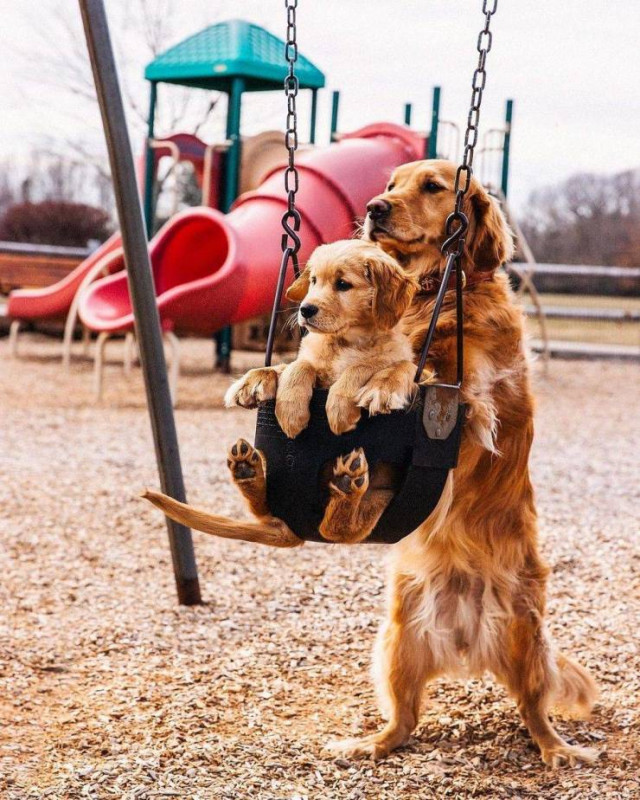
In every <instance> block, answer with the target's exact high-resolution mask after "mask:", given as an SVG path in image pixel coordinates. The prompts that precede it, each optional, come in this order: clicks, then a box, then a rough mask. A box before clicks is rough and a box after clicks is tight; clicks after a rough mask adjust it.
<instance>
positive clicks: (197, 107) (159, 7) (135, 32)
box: [18, 0, 219, 207]
mask: <svg viewBox="0 0 640 800" xmlns="http://www.w3.org/2000/svg"><path fill="white" fill-rule="evenodd" d="M179 7H180V4H179V3H178V2H176V0H120V2H114V3H110V4H109V13H110V17H111V25H112V30H113V31H114V36H113V42H114V48H115V50H116V58H117V61H118V65H119V71H120V76H121V85H122V92H123V97H124V100H125V105H126V110H127V120H128V124H129V129H130V132H131V136H132V140H133V145H134V148H135V149H137V146H138V145H139V144H141V143H142V142H143V141H144V137H145V135H146V126H147V113H148V108H147V104H148V84H147V83H146V82H145V81H144V80H143V79H142V74H143V70H144V65H145V64H146V63H148V62H149V61H151V60H153V59H154V58H155V57H156V56H157V55H158V54H159V53H160V52H162V51H163V50H164V49H166V48H167V47H168V46H169V45H170V43H171V42H172V41H174V40H175V39H176V32H175V29H174V26H175V22H176V20H183V19H184V13H181V12H180V8H179ZM182 8H183V7H182ZM189 21H190V25H193V24H194V19H193V16H192V17H191V18H190V20H189ZM195 24H196V25H197V21H195ZM31 25H32V29H33V31H34V33H35V34H36V36H37V38H38V45H37V46H36V47H31V48H30V50H29V51H28V52H27V51H23V52H19V51H18V55H19V56H20V57H21V58H23V59H24V60H25V64H26V65H27V66H28V67H29V69H27V70H25V74H31V75H34V79H36V80H37V88H38V92H39V94H38V97H39V102H40V103H41V102H42V101H41V97H42V94H41V89H42V85H43V84H45V85H46V86H47V87H48V92H47V94H48V96H49V97H50V99H51V102H55V103H56V107H57V108H58V110H59V109H60V106H61V105H62V107H63V108H65V109H67V116H68V117H69V120H70V121H71V122H77V123H78V125H77V130H78V133H77V134H74V135H64V136H62V137H56V138H55V139H54V138H49V139H48V140H47V142H46V144H45V146H44V147H43V148H42V150H43V152H47V153H49V154H50V155H52V156H60V155H65V156H67V157H68V158H70V159H71V160H72V161H77V162H78V163H80V164H85V165H86V164H90V165H91V166H92V167H93V169H94V171H95V173H96V182H101V183H102V187H103V189H104V188H105V187H106V185H107V182H108V179H109V166H108V162H107V159H106V153H105V148H104V143H103V140H102V133H101V127H100V116H99V111H98V105H97V99H96V95H95V89H94V85H93V79H92V75H91V68H90V64H89V60H88V56H87V52H86V46H85V42H84V35H83V32H82V28H81V23H80V16H79V14H78V11H77V7H76V5H75V4H71V3H69V2H68V0H57V2H56V3H55V5H53V6H52V7H51V8H50V9H49V10H47V9H46V8H45V9H43V12H42V13H39V14H38V16H37V17H36V18H33V19H32V20H31ZM36 57H37V65H36V63H35V58H36ZM36 66H37V69H36ZM218 99H219V97H218V95H214V96H213V97H212V96H211V93H207V92H202V91H197V90H190V89H185V88H182V87H173V86H167V87H164V86H163V87H162V93H161V103H160V104H159V113H158V116H157V133H158V134H159V135H164V134H166V133H169V132H174V131H175V130H178V129H179V130H185V131H188V132H192V133H197V132H199V131H201V130H202V128H203V126H205V125H206V124H207V122H208V121H209V120H210V118H211V115H212V112H213V111H214V109H215V107H216V104H217V102H218ZM61 101H62V102H61ZM107 202H108V205H109V206H110V207H111V206H112V202H111V200H108V201H107Z"/></svg>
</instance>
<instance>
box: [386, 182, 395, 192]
mask: <svg viewBox="0 0 640 800" xmlns="http://www.w3.org/2000/svg"><path fill="white" fill-rule="evenodd" d="M395 188H396V185H395V183H390V184H389V185H388V186H387V191H388V192H392V191H393V190H394V189H395Z"/></svg>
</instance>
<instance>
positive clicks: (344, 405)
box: [144, 240, 417, 547]
mask: <svg viewBox="0 0 640 800" xmlns="http://www.w3.org/2000/svg"><path fill="white" fill-rule="evenodd" d="M416 289H417V283H416V281H415V280H414V279H413V278H411V277H410V276H408V275H406V274H405V273H404V271H403V270H402V269H401V268H400V266H399V265H398V263H397V262H396V261H395V259H393V258H392V257H391V256H389V255H387V254H386V253H384V252H383V251H382V250H380V249H379V248H378V247H377V246H376V245H374V244H372V243H369V242H365V241H361V240H350V241H340V242H335V243H333V244H330V245H323V246H321V247H319V248H317V249H316V250H315V251H314V253H313V254H312V256H311V258H310V259H309V262H308V264H307V267H306V269H305V270H304V272H303V273H302V274H301V275H300V277H299V278H298V279H297V280H296V281H295V282H294V283H293V284H292V285H291V287H290V288H289V290H288V292H287V297H288V298H289V299H290V300H293V301H294V302H298V303H300V305H299V308H298V323H299V325H300V326H301V327H302V328H303V329H304V330H305V331H306V334H307V335H306V336H304V337H303V339H302V342H301V345H300V349H299V352H298V356H297V358H296V360H295V361H293V362H292V363H291V364H287V365H279V366H277V367H273V368H265V369H258V370H251V371H250V372H249V373H248V374H247V375H245V376H244V377H243V378H241V379H240V380H239V381H237V382H236V383H234V384H233V385H232V386H231V387H230V389H229V391H228V392H227V396H226V398H225V399H226V403H227V405H235V404H239V405H243V406H254V405H256V404H257V403H258V402H262V401H264V400H269V399H273V398H274V397H275V401H276V405H275V412H276V417H277V419H278V422H279V424H280V427H281V428H282V430H283V431H284V432H285V433H286V435H287V436H288V437H290V438H294V437H295V436H297V435H298V434H299V433H300V432H301V431H302V430H303V429H304V428H305V427H306V426H307V424H308V422H309V415H310V411H309V403H310V400H311V395H312V392H313V389H314V388H316V387H319V388H328V389H329V392H328V396H327V404H326V412H327V418H328V421H329V427H330V428H331V430H332V432H333V433H335V434H336V435H339V434H342V433H345V432H346V431H350V430H353V429H354V428H355V427H356V425H357V423H358V421H359V419H360V415H361V412H362V408H367V409H368V410H369V412H370V413H388V412H390V411H392V410H394V409H400V408H404V407H405V406H406V405H407V404H408V403H409V402H410V401H411V398H412V396H413V394H414V392H415V389H416V385H415V383H414V374H415V366H414V364H413V360H412V359H413V352H412V348H411V345H410V343H409V339H408V338H407V337H406V336H405V335H404V334H403V333H402V331H401V330H400V327H399V322H400V319H401V317H402V315H403V314H404V312H405V311H406V309H407V308H408V306H409V304H410V303H411V299H412V297H413V295H414V293H415V291H416ZM375 376H378V377H379V378H380V379H382V380H383V382H384V384H385V386H386V387H387V389H388V391H387V393H386V395H385V398H384V402H383V403H381V401H380V397H379V394H378V393H370V392H368V391H366V390H365V389H364V387H365V385H366V384H367V383H368V382H369V381H370V380H371V379H372V378H373V377H375ZM249 385H250V386H251V387H252V388H251V392H247V386H249ZM227 463H228V466H229V469H230V471H231V475H232V478H233V480H234V482H235V483H236V485H237V486H238V488H239V489H240V491H241V492H242V494H243V495H244V497H245V499H246V500H247V502H248V505H249V508H250V509H251V511H252V512H253V513H254V514H255V516H257V517H258V519H259V520H260V521H259V523H248V524H247V523H239V522H234V521H232V520H227V519H225V518H224V517H218V516H213V515H209V514H207V513H206V512H203V511H199V510H197V509H193V508H191V507H190V506H187V505H185V504H183V503H177V502H176V501H175V500H172V499H171V498H169V497H167V496H166V495H162V494H158V493H154V492H147V493H146V494H145V495H144V496H145V497H146V498H147V499H149V500H150V501H151V502H152V503H154V504H155V505H156V506H158V507H159V508H161V509H162V510H163V511H164V512H165V513H166V514H167V515H168V516H170V517H171V518H173V519H176V520H177V521H179V522H183V523H184V524H187V525H190V526H191V527H193V528H196V529H197V530H203V531H205V532H207V533H212V534H214V535H219V536H223V537H225V538H238V539H248V540H249V541H260V542H262V543H266V544H271V545H275V546H281V547H291V546H295V545H298V544H301V543H302V542H301V540H300V539H298V537H297V536H296V535H295V534H294V533H293V532H292V531H291V530H290V529H289V528H288V526H287V525H285V523H284V522H283V521H282V520H279V519H277V518H276V517H273V516H272V515H271V513H270V511H269V508H268V505H267V499H266V469H267V465H266V463H265V459H264V457H263V455H262V453H261V452H260V451H259V450H256V449H255V448H253V447H252V446H251V445H250V444H249V442H247V441H245V440H244V439H240V440H238V442H236V443H235V444H234V445H233V446H232V447H231V448H230V450H229V452H228V462H227ZM329 466H332V467H333V469H332V470H329V471H328V474H326V475H325V476H324V478H323V481H324V483H325V486H324V487H323V488H325V489H328V494H329V500H328V504H327V508H326V511H325V516H324V519H323V521H322V523H321V525H320V533H321V534H322V535H323V536H324V537H325V538H326V539H328V540H331V541H340V542H355V541H361V540H362V539H364V538H366V537H367V536H368V535H369V533H370V532H371V530H372V529H373V527H374V526H375V524H376V522H377V521H378V519H379V517H380V515H381V514H382V512H383V511H384V509H385V507H386V505H387V504H388V503H389V501H390V500H391V498H392V496H393V491H392V488H391V487H392V482H393V477H394V476H393V475H390V474H389V469H388V468H387V467H386V466H385V465H379V466H376V469H375V470H374V472H373V474H372V475H371V476H370V475H369V470H368V465H367V461H366V458H365V455H364V452H363V451H362V449H361V448H358V449H357V450H355V451H353V452H352V453H349V454H346V455H345V456H343V457H340V458H338V459H337V462H336V463H335V465H329ZM325 472H326V471H325ZM370 488H371V491H370V492H368V490H369V489H370Z"/></svg>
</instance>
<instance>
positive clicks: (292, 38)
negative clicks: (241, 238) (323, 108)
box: [282, 0, 300, 278]
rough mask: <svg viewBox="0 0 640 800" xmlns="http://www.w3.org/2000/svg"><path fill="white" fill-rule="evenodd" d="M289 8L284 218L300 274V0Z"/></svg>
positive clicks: (286, 241) (288, 2) (286, 240)
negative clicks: (297, 67)
mask: <svg viewBox="0 0 640 800" xmlns="http://www.w3.org/2000/svg"><path fill="white" fill-rule="evenodd" d="M284 5H285V8H286V10H287V41H286V44H285V48H284V55H285V59H286V61H287V64H288V65H289V71H288V73H287V76H286V78H285V79H284V93H285V95H286V98H287V122H286V132H285V135H284V143H285V146H286V148H287V150H288V151H289V162H288V165H287V168H286V170H285V172H284V189H285V192H286V193H287V210H286V212H285V214H284V215H283V217H282V227H283V229H284V233H283V234H282V252H283V253H285V252H286V251H287V250H289V251H290V252H289V256H290V257H291V261H292V263H293V271H294V274H295V276H296V278H297V277H298V275H299V274H300V267H299V265H298V251H299V250H300V237H299V236H298V231H299V230H300V212H299V211H298V209H297V208H296V193H297V191H298V188H299V186H300V181H299V176H298V170H297V169H296V162H295V152H296V150H297V149H298V113H297V109H296V99H297V97H298V89H299V81H298V77H297V75H296V73H295V65H296V62H297V60H298V43H297V40H296V36H297V30H296V9H297V7H298V0H285V2H284Z"/></svg>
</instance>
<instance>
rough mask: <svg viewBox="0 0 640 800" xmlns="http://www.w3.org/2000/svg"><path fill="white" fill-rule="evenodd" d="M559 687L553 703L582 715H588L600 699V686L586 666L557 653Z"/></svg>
mask: <svg viewBox="0 0 640 800" xmlns="http://www.w3.org/2000/svg"><path fill="white" fill-rule="evenodd" d="M556 664H557V667H558V687H557V690H556V692H555V695H554V698H553V703H554V705H558V706H561V707H562V708H563V709H565V710H566V711H571V712H573V713H574V714H577V715H578V716H581V717H588V716H589V714H590V713H591V709H592V708H593V704H594V703H595V702H596V700H597V699H598V688H597V686H596V684H595V681H594V680H593V678H592V677H591V675H590V674H589V673H588V672H587V670H586V669H585V668H584V667H581V666H580V664H577V663H576V662H575V661H573V660H572V659H571V658H568V657H567V656H564V655H562V654H561V653H559V654H558V655H556Z"/></svg>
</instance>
